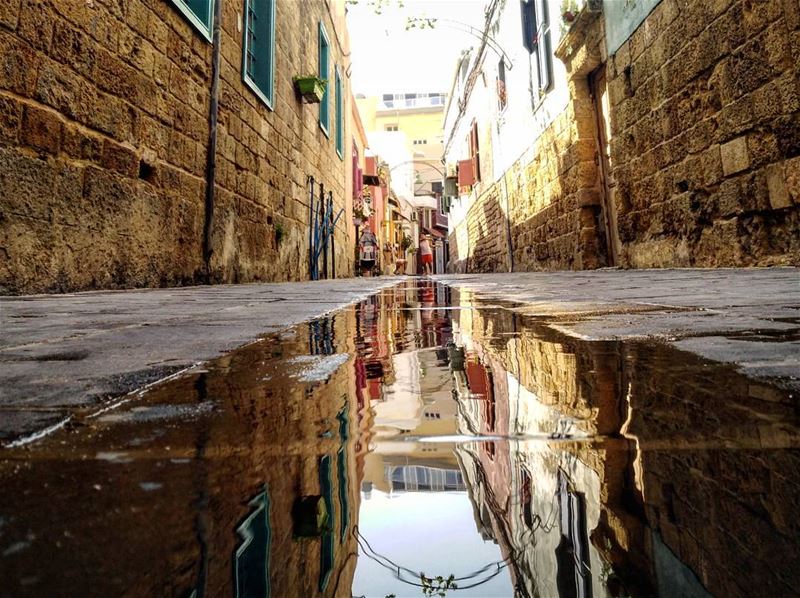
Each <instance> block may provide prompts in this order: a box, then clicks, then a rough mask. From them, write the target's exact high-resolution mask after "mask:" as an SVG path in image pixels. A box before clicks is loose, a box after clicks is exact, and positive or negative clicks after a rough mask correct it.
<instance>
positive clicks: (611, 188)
mask: <svg viewBox="0 0 800 598" xmlns="http://www.w3.org/2000/svg"><path fill="white" fill-rule="evenodd" d="M589 89H590V92H591V94H592V103H593V104H594V114H595V121H596V125H597V154H598V156H599V160H598V162H599V163H598V166H599V170H600V185H601V189H600V195H601V196H602V203H601V205H602V210H603V225H604V226H605V229H606V235H605V236H606V249H607V254H608V260H609V262H610V263H609V266H618V265H619V263H620V253H621V246H620V240H619V230H618V228H617V206H616V203H615V201H614V194H615V192H616V182H615V181H614V177H613V174H612V170H611V159H610V147H609V140H610V139H611V119H610V109H611V105H610V103H609V99H608V85H607V81H606V65H605V64H603V65H601V66H600V67H599V68H597V69H596V70H595V71H594V72H593V73H592V74H590V75H589Z"/></svg>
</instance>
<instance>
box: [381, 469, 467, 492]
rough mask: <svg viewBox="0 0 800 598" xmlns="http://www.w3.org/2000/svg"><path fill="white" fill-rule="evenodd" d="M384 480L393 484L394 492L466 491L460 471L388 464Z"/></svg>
mask: <svg viewBox="0 0 800 598" xmlns="http://www.w3.org/2000/svg"><path fill="white" fill-rule="evenodd" d="M384 478H385V479H386V480H388V481H389V482H390V483H391V486H392V492H463V491H464V490H466V486H465V485H464V480H463V478H462V477H461V471H460V470H459V469H440V468H438V467H430V466H427V465H390V464H388V463H387V464H386V466H385V472H384Z"/></svg>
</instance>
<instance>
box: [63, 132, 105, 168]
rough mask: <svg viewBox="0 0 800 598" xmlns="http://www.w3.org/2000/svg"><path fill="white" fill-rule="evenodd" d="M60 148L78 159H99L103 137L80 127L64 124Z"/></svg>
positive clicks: (101, 153)
mask: <svg viewBox="0 0 800 598" xmlns="http://www.w3.org/2000/svg"><path fill="white" fill-rule="evenodd" d="M61 150H62V151H63V152H64V153H66V154H67V155H69V156H72V157H73V158H78V159H79V160H90V161H99V160H100V159H101V158H102V155H103V139H102V138H101V137H100V136H99V135H93V134H91V133H89V132H88V131H87V130H84V129H82V128H81V127H77V126H70V125H65V126H64V128H63V139H62V141H61Z"/></svg>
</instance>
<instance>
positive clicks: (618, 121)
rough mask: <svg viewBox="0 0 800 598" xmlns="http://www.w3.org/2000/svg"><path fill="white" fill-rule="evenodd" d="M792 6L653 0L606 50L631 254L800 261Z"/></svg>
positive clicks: (799, 114)
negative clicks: (638, 23) (628, 32)
mask: <svg viewBox="0 0 800 598" xmlns="http://www.w3.org/2000/svg"><path fill="white" fill-rule="evenodd" d="M799 65H800V6H798V3H797V2H796V1H793V0H787V1H785V2H779V1H771V2H753V1H751V0H738V1H730V0H728V1H725V2H715V3H708V2H702V1H699V0H693V1H691V2H687V3H686V6H685V7H683V8H682V7H681V5H680V3H678V2H676V1H675V0H663V1H662V2H661V4H660V5H659V6H658V7H657V8H656V9H655V10H654V11H653V13H652V14H651V15H650V16H649V17H648V19H647V20H646V21H645V24H644V25H643V26H642V27H639V28H638V29H637V30H636V32H634V34H633V35H632V36H631V38H630V40H628V42H627V43H626V44H623V45H622V47H621V48H620V50H619V51H618V52H617V54H616V56H615V57H614V59H613V60H611V61H609V64H608V74H609V95H610V99H611V104H612V111H611V125H612V129H613V131H614V137H613V139H612V162H613V169H614V178H615V179H616V180H617V184H618V194H617V197H616V205H617V209H618V213H619V234H620V239H621V241H622V245H623V251H624V254H625V255H624V260H625V263H626V264H627V265H630V266H635V267H643V266H738V265H769V264H776V263H781V264H785V263H794V264H797V263H800V237H798V234H797V232H798V228H800V210H799V209H798V204H800V83H799V81H800V66H799Z"/></svg>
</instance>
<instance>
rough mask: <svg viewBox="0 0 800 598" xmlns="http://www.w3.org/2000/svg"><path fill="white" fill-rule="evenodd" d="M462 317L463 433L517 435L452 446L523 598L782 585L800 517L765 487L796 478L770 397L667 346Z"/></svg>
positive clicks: (781, 413)
mask: <svg viewBox="0 0 800 598" xmlns="http://www.w3.org/2000/svg"><path fill="white" fill-rule="evenodd" d="M457 318H458V320H457V321H456V322H454V336H455V339H456V341H457V342H458V343H459V344H461V345H463V348H464V358H463V360H458V359H457V360H456V361H463V363H464V366H463V368H461V371H458V370H457V368H455V367H454V370H456V371H454V381H455V382H454V383H455V387H456V389H457V392H458V395H459V401H460V403H461V405H460V406H459V415H458V417H459V423H458V425H459V429H460V430H461V431H462V432H467V431H469V433H473V434H491V433H492V432H493V430H494V431H495V432H494V433H500V434H505V433H506V431H508V432H510V433H512V434H515V435H519V436H520V439H519V440H516V441H513V442H512V443H509V442H494V443H492V442H471V443H466V444H463V445H460V446H459V447H458V448H457V454H458V458H459V462H460V464H461V467H462V470H463V472H464V478H465V482H466V484H467V488H468V492H469V494H470V497H471V499H472V500H473V501H474V505H475V519H476V522H477V523H478V525H479V528H480V530H481V533H483V534H484V535H485V536H487V537H491V538H494V539H495V540H496V541H497V542H498V544H499V545H500V546H501V548H502V550H503V554H504V555H506V556H507V557H508V558H509V559H511V560H512V561H513V562H512V564H511V566H510V569H511V571H512V576H513V579H514V583H515V586H516V588H517V592H518V593H519V595H521V596H533V595H541V596H595V597H597V596H619V595H631V596H652V595H662V596H693V597H701V596H702V597H706V596H708V595H709V594H713V595H720V596H754V595H770V596H771V595H785V594H790V593H792V591H793V590H792V588H793V587H795V586H794V584H796V583H797V582H798V577H800V572H798V565H799V564H800V554H798V549H797V546H798V545H799V544H800V542H798V541H799V540H800V533H798V531H797V528H796V526H792V525H787V522H788V521H789V520H790V519H791V520H794V518H795V517H796V516H798V515H800V512H798V506H797V505H796V503H794V502H793V503H792V505H791V506H789V505H788V504H787V501H786V492H787V491H786V489H785V487H784V488H781V487H780V485H778V486H776V485H774V482H775V480H779V479H780V480H783V479H788V478H791V479H793V480H795V481H797V475H796V472H797V471H798V469H797V468H795V467H794V461H795V459H794V453H793V451H787V450H782V449H786V448H787V447H793V446H795V445H796V444H797V430H796V428H795V427H793V425H790V424H789V423H788V422H791V421H793V420H792V418H791V417H789V416H788V414H789V411H787V410H791V407H790V403H788V402H785V400H784V399H781V398H779V397H780V396H781V393H780V392H778V391H775V390H770V389H767V388H765V387H761V386H760V385H757V384H756V385H754V384H753V383H752V382H750V381H748V380H747V379H745V378H744V377H742V376H738V375H735V374H732V373H731V372H729V371H726V370H720V369H715V368H713V367H708V364H705V363H703V362H702V361H700V360H699V359H698V358H694V357H691V356H688V355H684V354H682V353H680V352H678V351H674V350H669V349H666V348H664V347H659V346H637V345H620V344H615V343H585V342H581V341H578V340H575V339H570V338H566V337H563V336H561V335H559V334H557V333H555V332H553V331H552V330H551V329H549V328H547V327H540V326H537V325H536V324H533V323H532V322H530V321H524V320H522V319H520V317H519V316H517V315H515V314H512V313H509V312H503V311H494V312H491V311H483V312H481V311H478V310H474V309H473V310H461V311H459V312H458V313H457ZM452 353H453V354H456V353H457V350H454V351H452ZM452 361H453V360H452V359H451V362H452ZM621 363H624V364H625V366H624V367H622V366H621V365H620V364H621ZM654 364H655V365H654ZM654 368H658V369H657V370H656V369H654ZM470 369H471V370H472V371H471V372H470V374H469V375H467V371H468V370H470ZM656 372H657V374H656ZM720 388H725V389H726V392H725V393H722V394H721V393H720V392H719V389H720ZM762 395H763V396H764V397H770V398H769V399H768V401H762V400H761V399H759V398H758V397H760V396H762ZM488 397H493V400H494V401H495V403H496V405H497V408H496V410H495V411H494V412H491V411H489V410H487V409H486V408H485V406H484V405H483V403H484V402H485V400H486V399H487V398H488ZM768 403H769V404H768ZM462 405H463V406H462ZM777 405H782V406H781V407H777ZM773 410H775V411H773ZM745 413H748V414H753V415H752V416H745V415H743V414H745ZM768 413H769V414H770V415H767V414H768ZM787 417H788V419H787ZM772 418H777V419H772ZM767 419H772V421H780V422H784V423H783V424H771V425H767V424H765V421H766V420H767ZM762 426H763V427H762ZM491 445H496V446H495V448H491ZM504 447H509V448H507V449H504ZM789 463H791V465H790V464H789ZM754 476H755V479H754ZM792 483H793V484H794V482H792ZM790 494H791V495H792V496H794V493H793V491H790ZM787 513H791V515H789V519H787ZM737 537H740V538H744V537H747V538H748V540H747V542H746V543H743V542H736V541H732V540H731V539H732V538H737ZM753 546H758V549H753V548H752V547H753ZM776 554H780V555H782V559H781V560H780V561H776V560H775V559H774V558H772V557H771V556H770V555H776ZM731 567H736V568H737V570H740V571H745V570H746V571H748V574H747V575H746V576H741V575H735V574H732V573H731V571H732V569H731Z"/></svg>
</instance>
